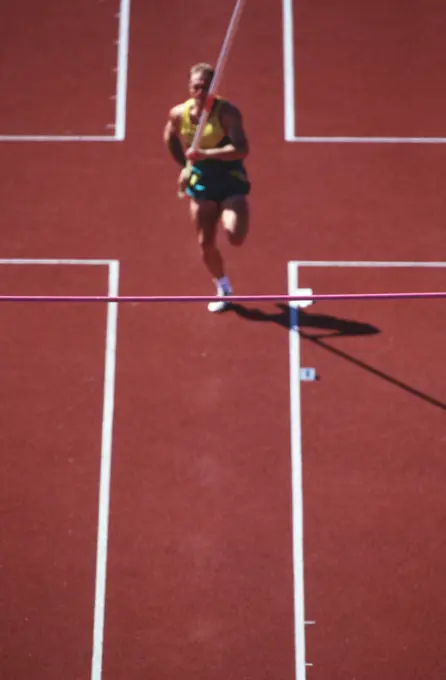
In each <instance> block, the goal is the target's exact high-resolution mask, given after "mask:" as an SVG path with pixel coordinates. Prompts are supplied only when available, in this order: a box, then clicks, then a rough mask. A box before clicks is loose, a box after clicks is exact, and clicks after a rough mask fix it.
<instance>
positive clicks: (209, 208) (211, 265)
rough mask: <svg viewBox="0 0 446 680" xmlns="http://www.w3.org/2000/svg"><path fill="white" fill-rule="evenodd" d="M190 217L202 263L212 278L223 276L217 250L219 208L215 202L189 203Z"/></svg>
mask: <svg viewBox="0 0 446 680" xmlns="http://www.w3.org/2000/svg"><path fill="white" fill-rule="evenodd" d="M190 217H191V220H192V222H193V224H194V225H195V228H196V230H197V236H198V244H199V246H200V250H201V255H202V258H203V262H204V264H205V266H206V268H207V270H208V271H209V272H210V274H211V276H212V278H214V279H221V278H222V277H223V276H224V271H223V260H222V257H221V254H220V251H219V250H218V248H217V245H216V240H217V225H218V221H219V219H220V208H219V205H218V203H215V201H195V200H193V199H191V201H190Z"/></svg>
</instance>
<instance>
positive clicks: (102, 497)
mask: <svg viewBox="0 0 446 680" xmlns="http://www.w3.org/2000/svg"><path fill="white" fill-rule="evenodd" d="M118 290H119V262H118V261H116V260H115V261H111V262H110V263H109V268H108V296H109V297H115V296H117V295H118ZM117 333H118V304H117V303H116V302H109V303H107V331H106V343H105V370H104V403H103V411H102V440H101V472H100V482H99V516H98V541H97V555H96V590H95V599H94V623H93V656H92V665H91V680H100V679H101V676H102V659H103V649H104V621H105V600H106V583H107V551H108V524H109V514H110V478H111V462H112V442H113V416H114V402H115V374H116V342H117Z"/></svg>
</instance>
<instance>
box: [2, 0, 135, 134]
mask: <svg viewBox="0 0 446 680" xmlns="http://www.w3.org/2000/svg"><path fill="white" fill-rule="evenodd" d="M130 2H131V0H120V7H119V13H118V14H117V17H119V32H118V40H117V45H118V57H117V66H116V68H115V69H114V70H115V71H116V94H115V96H114V99H115V100H116V107H115V122H114V123H113V124H111V125H110V127H112V128H113V129H114V134H113V135H0V142H122V141H124V139H125V133H126V108H127V80H128V55H129V36H130Z"/></svg>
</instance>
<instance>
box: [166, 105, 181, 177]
mask: <svg viewBox="0 0 446 680" xmlns="http://www.w3.org/2000/svg"><path fill="white" fill-rule="evenodd" d="M182 111H183V105H182V104H179V105H178V106H174V107H173V108H172V109H171V110H170V111H169V116H168V118H167V123H166V125H165V127H164V133H163V139H164V143H165V144H166V146H167V148H168V149H169V151H170V153H171V155H172V157H173V158H174V159H175V161H176V162H177V163H178V165H180V166H181V167H182V168H184V167H185V165H186V157H185V155H184V149H183V145H182V144H181V139H180V135H179V121H180V118H181V114H182Z"/></svg>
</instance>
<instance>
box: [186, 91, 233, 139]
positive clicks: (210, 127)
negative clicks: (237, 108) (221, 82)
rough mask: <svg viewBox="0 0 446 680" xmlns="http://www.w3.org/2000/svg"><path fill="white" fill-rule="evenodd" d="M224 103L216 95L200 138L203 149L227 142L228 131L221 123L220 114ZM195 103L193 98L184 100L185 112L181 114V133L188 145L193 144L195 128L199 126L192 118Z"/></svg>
mask: <svg viewBox="0 0 446 680" xmlns="http://www.w3.org/2000/svg"><path fill="white" fill-rule="evenodd" d="M222 103H223V99H221V98H220V97H216V99H215V103H214V107H213V109H212V111H211V114H210V116H209V118H208V119H207V122H206V125H205V126H204V130H203V134H202V136H201V139H200V147H201V148H202V149H215V148H217V147H219V146H223V144H225V143H227V140H226V133H225V131H224V129H223V127H222V125H221V123H220V116H219V114H220V108H221V105H222ZM194 104H195V102H194V100H193V99H188V100H187V101H186V102H184V108H183V113H182V115H181V124H180V134H181V136H182V138H183V139H184V143H185V144H186V146H190V145H191V144H192V142H193V139H194V135H195V130H196V129H197V126H196V125H194V124H193V123H192V122H191V119H190V111H191V109H192V107H193V106H194Z"/></svg>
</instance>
